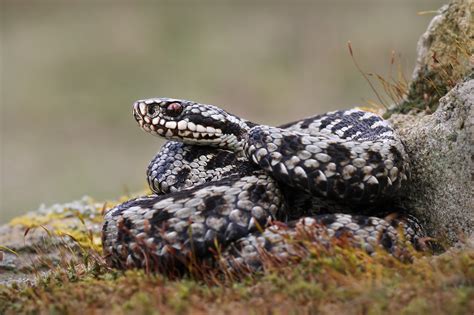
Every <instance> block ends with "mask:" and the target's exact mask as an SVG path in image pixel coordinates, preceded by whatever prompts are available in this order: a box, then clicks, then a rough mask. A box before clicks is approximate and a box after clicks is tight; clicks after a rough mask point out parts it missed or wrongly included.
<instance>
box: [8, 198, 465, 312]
mask: <svg viewBox="0 0 474 315" xmlns="http://www.w3.org/2000/svg"><path fill="white" fill-rule="evenodd" d="M111 204H112V203H111ZM90 205H95V206H94V207H93V208H91V209H95V210H94V211H95V212H96V213H95V214H100V212H101V211H103V210H104V209H105V208H104V207H102V208H101V207H100V206H99V205H100V203H94V202H92V201H90ZM64 210H65V211H64V212H63V213H61V212H60V211H55V212H56V213H55V214H54V215H49V219H47V218H46V217H47V215H45V216H44V217H41V216H40V215H38V214H37V215H36V216H37V218H36V220H33V219H32V218H31V217H30V218H29V219H28V220H26V218H23V219H22V220H21V219H16V220H15V222H13V223H15V224H17V225H18V224H22V225H23V226H24V228H25V231H26V232H25V234H28V233H31V232H30V231H31V229H35V227H34V226H38V223H41V225H40V226H39V227H37V228H39V229H43V228H44V229H46V230H47V231H48V233H47V235H48V237H47V239H48V238H52V239H56V236H57V235H62V236H65V235H66V237H62V238H60V240H61V241H59V242H56V244H55V246H54V248H55V249H57V252H58V253H59V254H58V255H57V256H56V258H54V259H52V258H51V256H48V255H46V252H45V249H44V248H43V249H41V250H38V251H39V257H40V261H41V264H37V266H38V267H37V269H34V270H32V271H31V272H32V273H33V274H34V277H33V278H32V279H31V280H29V281H26V282H9V283H8V284H5V285H3V286H0V313H2V314H4V313H5V314H16V313H19V312H20V313H25V312H26V313H73V314H74V313H84V312H86V313H94V314H100V313H114V314H115V313H117V314H125V313H134V314H159V313H166V314H168V313H174V314H185V313H193V314H194V313H205V312H212V313H230V314H247V313H282V314H283V313H284V314H286V313H315V312H321V313H328V314H329V313H344V314H379V313H382V312H383V313H386V314H400V313H401V314H428V313H433V314H438V313H445V314H448V313H449V314H468V313H472V312H473V311H474V249H473V248H472V247H469V246H467V245H466V244H465V245H463V246H462V248H458V249H450V250H449V251H448V252H446V253H444V254H442V255H439V256H432V255H430V254H426V253H425V254H421V253H419V252H415V251H414V250H412V252H411V254H412V255H413V259H412V261H409V262H407V261H405V262H402V261H399V260H397V259H395V258H393V257H392V256H390V255H388V254H387V253H385V252H383V251H380V252H377V253H376V255H375V256H369V255H367V254H366V253H365V252H364V251H361V250H359V249H354V248H352V247H349V246H348V245H347V242H345V241H344V240H338V241H334V242H333V244H332V245H331V246H323V245H321V244H317V243H312V242H310V240H309V239H307V238H308V236H301V235H300V236H299V237H298V238H299V239H298V241H300V242H301V244H302V245H301V247H300V250H299V251H298V259H297V261H294V262H293V263H290V264H287V262H285V263H282V262H281V261H278V260H277V259H276V258H275V257H272V256H268V257H267V258H266V259H265V268H264V270H263V271H262V272H260V273H257V274H245V273H241V274H235V273H234V274H230V273H226V272H224V271H223V270H222V269H221V268H214V269H208V270H200V271H199V272H195V273H193V275H188V276H186V277H185V278H183V279H170V278H168V277H165V276H162V275H156V274H146V273H145V272H144V271H138V270H128V271H118V270H114V269H110V268H109V267H108V266H106V264H105V263H104V261H103V259H102V257H101V249H100V242H96V241H94V240H95V239H96V238H98V234H97V232H94V233H92V232H91V231H92V230H93V229H91V228H90V227H91V225H93V224H96V223H98V221H97V220H100V219H94V220H91V219H90V218H91V217H92V218H94V217H95V218H100V217H101V216H99V215H98V216H94V215H93V214H94V213H93V212H89V214H88V215H87V216H86V215H84V212H82V214H80V213H81V212H79V211H78V209H75V208H74V207H72V208H65V209H64ZM58 212H59V213H58ZM71 213H74V214H75V215H74V216H75V217H76V218H77V217H78V216H79V217H80V220H79V222H81V223H79V226H80V225H82V226H83V228H82V232H80V230H81V229H80V228H72V227H71V226H69V229H70V230H69V231H65V230H64V226H61V227H59V228H58V227H54V224H50V223H51V222H54V221H55V220H56V219H57V217H63V218H64V217H69V216H70V214H71ZM41 226H42V227H43V228H42V227H41ZM73 233H74V235H73ZM88 239H89V240H90V241H87V240H88ZM290 241H291V240H290ZM41 257H43V259H41Z"/></svg>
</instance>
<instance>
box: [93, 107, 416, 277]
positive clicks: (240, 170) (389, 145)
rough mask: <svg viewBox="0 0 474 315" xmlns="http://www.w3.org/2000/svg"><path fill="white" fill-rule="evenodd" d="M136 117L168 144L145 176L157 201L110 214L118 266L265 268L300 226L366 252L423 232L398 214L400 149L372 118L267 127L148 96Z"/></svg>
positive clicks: (131, 203) (132, 203) (110, 250)
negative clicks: (269, 256)
mask: <svg viewBox="0 0 474 315" xmlns="http://www.w3.org/2000/svg"><path fill="white" fill-rule="evenodd" d="M132 114H133V117H134V118H135V120H136V122H137V123H138V125H139V126H140V128H141V129H142V130H143V131H145V132H146V133H148V134H151V135H154V136H158V137H160V138H165V139H166V142H165V143H164V145H163V146H162V147H161V149H160V150H159V151H158V153H157V154H156V155H155V156H154V157H153V159H152V161H151V162H150V164H149V166H148V168H147V171H146V174H147V182H148V185H149V187H150V189H151V191H152V194H151V195H145V196H140V197H137V198H134V199H131V200H128V201H126V202H124V203H122V204H119V205H117V206H115V207H113V208H112V209H110V210H109V211H107V212H106V213H105V215H104V224H103V228H102V244H103V251H104V256H105V258H106V261H107V262H108V264H110V265H111V266H113V267H115V268H120V269H128V268H146V269H148V270H153V271H157V272H166V271H170V270H186V268H187V266H188V265H189V264H190V262H212V263H218V264H222V263H223V264H224V266H225V267H226V268H230V269H232V268H237V266H248V267H250V268H251V269H252V270H258V269H259V268H261V267H262V264H263V262H262V260H263V256H264V255H263V253H270V254H272V255H275V256H276V257H288V256H291V253H292V248H293V246H294V245H292V243H291V242H289V241H288V238H289V237H290V238H291V237H292V236H294V235H296V234H297V233H298V231H302V230H303V231H311V233H312V235H313V241H314V242H320V243H325V242H326V243H327V242H329V241H330V240H332V239H336V238H340V237H343V236H344V237H348V238H349V239H350V242H351V244H353V245H354V246H357V247H361V248H363V249H364V250H365V251H367V252H368V253H369V254H375V253H377V251H378V249H379V248H380V249H384V250H386V251H388V252H389V253H390V254H392V255H394V256H401V254H400V253H401V249H403V248H404V247H405V246H409V244H411V245H415V247H417V244H419V243H420V240H421V239H422V238H423V236H424V232H423V228H422V227H421V226H420V224H419V223H418V221H417V220H416V218H415V217H413V216H412V215H410V214H409V213H407V211H405V210H404V209H402V210H400V209H399V208H397V206H396V205H397V203H398V202H399V200H400V198H402V197H403V189H404V187H405V186H406V183H407V181H408V177H409V159H408V156H407V153H406V151H405V148H404V145H403V142H402V141H401V140H400V138H399V136H398V135H397V134H396V132H395V131H394V130H393V128H392V127H391V126H390V124H389V123H388V122H387V121H386V120H384V119H383V118H381V117H380V116H378V115H376V114H374V113H372V112H369V111H364V110H360V109H349V110H338V111H333V112H329V113H325V114H321V115H316V116H311V117H306V118H304V119H300V120H297V121H293V122H290V123H286V124H283V125H280V126H278V127H272V126H267V125H263V124H257V123H254V122H251V121H249V120H246V119H244V118H240V117H238V116H236V115H233V114H231V113H228V112H227V111H225V110H223V109H221V108H219V107H217V106H214V105H208V104H201V103H197V102H194V101H189V100H181V99H174V98H150V99H143V100H138V101H136V102H135V103H134V104H133V106H132ZM393 209H397V210H396V211H394V210H393Z"/></svg>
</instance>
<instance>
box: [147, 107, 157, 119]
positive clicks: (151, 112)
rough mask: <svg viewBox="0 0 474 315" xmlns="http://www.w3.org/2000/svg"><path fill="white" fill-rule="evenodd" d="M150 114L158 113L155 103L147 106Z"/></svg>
mask: <svg viewBox="0 0 474 315" xmlns="http://www.w3.org/2000/svg"><path fill="white" fill-rule="evenodd" d="M147 112H148V115H150V116H153V115H154V114H155V113H156V109H155V106H154V105H150V106H148V108H147Z"/></svg>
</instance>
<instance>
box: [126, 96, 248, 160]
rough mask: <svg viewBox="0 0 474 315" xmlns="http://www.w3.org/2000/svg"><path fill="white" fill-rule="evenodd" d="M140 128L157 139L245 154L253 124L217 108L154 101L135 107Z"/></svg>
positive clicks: (175, 100) (170, 100)
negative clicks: (244, 146) (246, 143)
mask: <svg viewBox="0 0 474 315" xmlns="http://www.w3.org/2000/svg"><path fill="white" fill-rule="evenodd" d="M133 116H134V117H135V120H136V121H137V122H138V124H139V125H140V127H141V128H142V129H143V130H144V131H146V132H148V133H151V134H153V135H156V136H160V137H164V138H166V139H169V140H175V141H180V142H183V143H187V144H193V145H207V146H215V147H221V148H225V149H229V150H232V151H241V150H242V147H243V140H244V137H245V136H246V134H247V132H248V130H249V129H250V127H251V125H252V124H251V123H249V122H248V121H246V120H243V119H241V118H238V117H236V116H233V115H231V114H229V113H227V112H226V111H224V110H223V109H220V108H218V107H216V106H213V105H205V104H200V103H196V102H192V101H186V100H179V99H173V98H150V99H145V100H139V101H136V102H135V103H134V104H133Z"/></svg>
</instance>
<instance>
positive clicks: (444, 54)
mask: <svg viewBox="0 0 474 315" xmlns="http://www.w3.org/2000/svg"><path fill="white" fill-rule="evenodd" d="M473 9H474V4H473V2H472V1H469V0H457V1H453V2H451V3H450V4H449V5H445V6H443V7H442V8H441V9H440V10H439V13H438V15H436V16H435V17H434V18H433V19H432V21H431V23H430V24H429V26H428V29H427V30H426V32H425V33H424V34H423V35H422V36H421V37H420V39H419V41H418V46H417V52H418V55H417V63H416V66H415V70H414V72H413V80H412V82H411V83H410V87H409V91H408V94H407V96H406V99H405V100H404V101H403V102H402V103H401V104H399V105H398V106H396V107H395V108H393V109H391V110H390V111H389V112H388V115H386V116H390V115H391V116H390V120H391V122H392V123H393V125H394V126H395V128H396V129H397V130H398V132H399V133H400V135H401V137H402V139H403V140H404V142H405V145H406V149H407V152H408V154H409V157H410V161H411V182H410V184H409V185H408V187H407V191H406V198H405V199H404V200H403V203H404V207H405V208H407V209H409V210H410V211H412V212H413V213H414V214H415V215H417V216H418V217H419V218H420V219H421V220H422V222H423V223H424V225H425V226H426V227H427V229H428V232H429V234H430V236H434V237H436V238H437V239H439V240H441V241H442V242H443V241H446V242H447V243H448V244H453V243H455V242H456V241H459V240H460V239H463V238H469V237H470V236H471V235H473V233H474V203H473V183H472V179H473V152H472V149H473V145H474V143H473V141H474V140H473V133H474V130H473V129H474V122H473V121H474V116H473V115H474V108H473V103H474V80H473V79H474V75H473V73H474V72H473V63H474V59H473V58H474V55H473V53H474V47H473V46H472V39H473V38H474V31H473V30H474V27H473V26H474V25H473V21H472V18H471V14H472V12H473ZM448 91H449V92H448ZM446 93H447V94H446ZM433 112H434V113H433ZM393 113H404V114H405V115H402V114H393ZM431 113H433V114H431Z"/></svg>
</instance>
